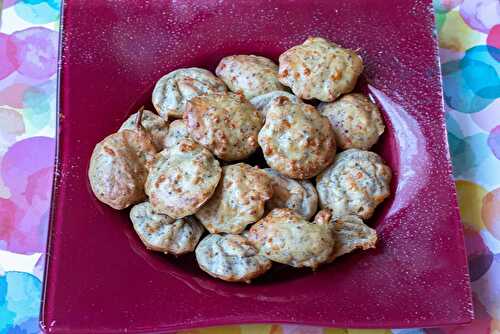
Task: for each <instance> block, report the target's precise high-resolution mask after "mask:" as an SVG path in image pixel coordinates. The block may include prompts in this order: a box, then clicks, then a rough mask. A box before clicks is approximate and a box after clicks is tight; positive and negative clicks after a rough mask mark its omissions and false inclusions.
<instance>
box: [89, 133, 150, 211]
mask: <svg viewBox="0 0 500 334" xmlns="http://www.w3.org/2000/svg"><path fill="white" fill-rule="evenodd" d="M155 154H156V148H155V146H154V145H153V143H152V141H151V139H150V137H149V136H148V135H147V134H146V133H144V132H143V131H133V130H123V131H120V132H116V133H113V134H111V135H109V136H107V137H106V138H104V139H103V140H102V141H101V142H99V143H98V144H97V145H96V147H95V148H94V151H93V152H92V157H91V158H90V166H89V171H88V177H89V181H90V185H91V187H92V191H93V192H94V195H95V196H96V197H97V199H98V200H100V201H101V202H103V203H105V204H107V205H109V206H111V207H112V208H114V209H117V210H121V209H125V208H126V207H128V206H129V205H131V204H134V203H137V202H140V201H142V200H143V199H144V198H145V197H146V195H145V193H144V182H145V181H146V177H147V175H148V168H149V166H150V164H151V163H152V160H153V159H154V155H155Z"/></svg>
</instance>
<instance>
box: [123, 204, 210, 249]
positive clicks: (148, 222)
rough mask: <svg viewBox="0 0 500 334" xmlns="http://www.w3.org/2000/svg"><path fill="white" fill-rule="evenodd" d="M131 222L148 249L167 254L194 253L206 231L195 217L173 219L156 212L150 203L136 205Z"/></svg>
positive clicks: (131, 215) (132, 210)
mask: <svg viewBox="0 0 500 334" xmlns="http://www.w3.org/2000/svg"><path fill="white" fill-rule="evenodd" d="M130 220H131V221H132V225H133V226H134V230H135V232H136V233H137V235H138V236H139V238H141V240H142V242H143V243H144V245H145V246H146V248H148V249H150V250H154V251H157V252H163V253H165V254H174V255H181V254H185V253H189V252H192V251H194V249H195V247H196V245H197V244H198V241H199V240H200V238H201V235H202V234H203V231H204V229H203V226H201V224H200V223H199V222H198V221H196V219H195V218H194V217H192V216H191V217H184V218H180V219H173V218H170V217H169V216H167V215H162V214H160V213H156V212H154V211H153V207H152V206H151V204H150V203H149V202H143V203H139V204H136V205H134V206H133V207H132V209H131V210H130Z"/></svg>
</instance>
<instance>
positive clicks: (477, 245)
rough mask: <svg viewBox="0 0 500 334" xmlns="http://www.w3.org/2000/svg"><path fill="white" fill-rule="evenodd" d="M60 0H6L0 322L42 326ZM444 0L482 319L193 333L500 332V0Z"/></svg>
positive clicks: (1, 53)
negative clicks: (393, 326) (419, 325)
mask: <svg viewBox="0 0 500 334" xmlns="http://www.w3.org/2000/svg"><path fill="white" fill-rule="evenodd" d="M0 6H2V1H1V0H0ZM60 7H61V3H60V0H4V1H3V11H2V16H1V26H0V334H4V333H23V334H30V333H39V332H40V329H39V327H38V314H39V308H40V297H41V290H42V281H43V267H44V260H45V259H44V252H45V243H46V237H47V227H48V219H49V207H50V198H51V183H52V173H53V167H54V154H55V127H56V122H55V113H56V105H55V104H56V94H57V77H56V76H57V75H56V72H57V55H58V41H59V37H58V30H59V13H60V9H61V8H60ZM434 7H435V12H436V30H437V32H438V35H439V46H440V57H441V66H442V73H443V83H444V98H445V109H446V120H447V127H448V140H449V145H450V151H451V157H452V161H453V167H454V175H455V178H456V186H457V191H458V196H459V202H460V209H461V214H462V220H463V224H464V229H465V241H466V245H467V250H468V256H469V266H470V273H471V280H472V288H473V292H474V304H475V305H474V306H475V312H476V317H477V319H476V320H474V321H473V322H472V323H471V324H470V325H467V326H461V327H447V328H440V329H406V330H390V329H386V330H352V329H326V328H317V327H304V326H290V325H251V326H248V325H247V326H245V325H242V326H229V327H223V328H211V329H198V330H192V331H188V332H187V333H192V334H215V333H220V334H320V333H324V334H361V333H365V334H389V333H395V334H396V333H397V334H421V333H432V334H441V333H442V334H452V333H454V334H487V333H495V334H500V76H499V74H500V1H499V0H441V1H435V2H434Z"/></svg>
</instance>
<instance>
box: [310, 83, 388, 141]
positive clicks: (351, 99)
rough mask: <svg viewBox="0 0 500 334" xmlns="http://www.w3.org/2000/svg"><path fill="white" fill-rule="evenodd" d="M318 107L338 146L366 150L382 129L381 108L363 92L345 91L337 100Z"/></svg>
mask: <svg viewBox="0 0 500 334" xmlns="http://www.w3.org/2000/svg"><path fill="white" fill-rule="evenodd" d="M318 110H319V112H320V113H321V114H322V115H323V116H325V117H328V119H329V121H330V124H331V125H332V128H333V132H334V133H335V141H336V142H337V145H338V146H339V147H340V148H341V149H344V150H345V149H349V148H358V149H362V150H368V149H370V147H372V146H373V145H374V144H375V143H376V142H377V140H378V138H379V137H380V135H381V134H382V133H383V132H384V122H383V120H382V116H381V114H380V111H379V110H378V108H377V106H376V105H375V104H374V103H372V102H371V101H370V100H369V99H368V98H367V97H366V96H364V95H362V94H357V93H355V94H347V95H344V96H342V97H341V98H340V99H338V100H337V101H334V102H331V103H321V104H320V105H319V106H318Z"/></svg>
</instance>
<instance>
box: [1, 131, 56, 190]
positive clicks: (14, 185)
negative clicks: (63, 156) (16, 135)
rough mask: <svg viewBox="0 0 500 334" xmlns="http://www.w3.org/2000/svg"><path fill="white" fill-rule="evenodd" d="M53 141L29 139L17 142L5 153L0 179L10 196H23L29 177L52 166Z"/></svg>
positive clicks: (46, 138)
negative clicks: (0, 178)
mask: <svg viewBox="0 0 500 334" xmlns="http://www.w3.org/2000/svg"><path fill="white" fill-rule="evenodd" d="M54 153H55V140H54V139H53V138H48V137H31V138H28V139H24V140H21V141H18V142H17V143H15V144H14V145H12V146H11V147H10V148H9V150H8V151H7V152H6V153H5V155H4V157H3V159H2V164H1V166H0V173H1V177H2V179H3V181H4V183H5V186H6V187H8V188H9V190H10V192H11V194H12V196H15V195H17V194H24V193H25V191H26V187H27V184H28V182H29V177H30V176H31V175H32V174H33V173H35V172H37V171H39V170H41V169H43V168H47V167H52V166H53V165H54Z"/></svg>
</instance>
